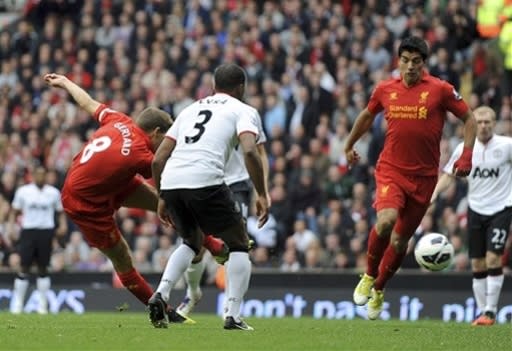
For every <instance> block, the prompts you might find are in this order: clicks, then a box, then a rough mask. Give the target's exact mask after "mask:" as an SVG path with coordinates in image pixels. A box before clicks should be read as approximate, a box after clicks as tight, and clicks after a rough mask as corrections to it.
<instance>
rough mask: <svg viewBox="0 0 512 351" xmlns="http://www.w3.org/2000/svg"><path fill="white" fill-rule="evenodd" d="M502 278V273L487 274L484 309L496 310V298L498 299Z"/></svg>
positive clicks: (494, 311)
mask: <svg viewBox="0 0 512 351" xmlns="http://www.w3.org/2000/svg"><path fill="white" fill-rule="evenodd" d="M503 280H504V275H503V274H501V275H488V276H487V303H486V304H485V310H484V311H491V312H493V313H496V311H498V300H499V299H500V293H501V287H502V286H503Z"/></svg>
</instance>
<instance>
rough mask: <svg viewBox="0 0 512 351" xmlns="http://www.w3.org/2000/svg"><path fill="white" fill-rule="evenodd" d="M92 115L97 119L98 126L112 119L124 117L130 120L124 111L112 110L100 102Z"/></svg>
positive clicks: (122, 118)
mask: <svg viewBox="0 0 512 351" xmlns="http://www.w3.org/2000/svg"><path fill="white" fill-rule="evenodd" d="M92 117H93V118H94V119H95V120H96V121H98V123H99V124H100V126H103V125H105V124H107V123H109V122H112V121H122V120H124V119H129V120H131V118H130V117H129V116H127V115H125V114H124V113H121V112H119V111H116V110H113V109H111V108H109V107H108V106H107V105H105V104H101V105H100V106H99V107H98V108H97V109H96V111H95V112H94V115H93V116H92Z"/></svg>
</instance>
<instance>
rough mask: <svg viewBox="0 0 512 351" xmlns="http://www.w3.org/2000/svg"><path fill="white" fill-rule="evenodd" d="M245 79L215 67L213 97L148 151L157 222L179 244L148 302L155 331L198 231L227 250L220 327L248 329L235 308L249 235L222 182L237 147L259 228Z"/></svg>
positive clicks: (253, 117) (256, 158)
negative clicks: (156, 198)
mask: <svg viewBox="0 0 512 351" xmlns="http://www.w3.org/2000/svg"><path fill="white" fill-rule="evenodd" d="M245 80H246V78H245V72H244V70H243V69H242V68H241V67H239V66H237V65H235V64H225V65H221V66H219V67H218V68H217V69H216V70H215V72H214V84H215V94H214V95H212V96H208V97H205V98H203V99H200V100H197V101H196V102H194V103H193V104H192V105H190V106H188V107H187V108H185V109H184V110H183V111H182V112H181V113H180V114H179V116H178V118H177V119H176V121H175V123H174V124H173V126H172V127H171V129H169V131H168V132H167V134H166V138H165V140H164V141H163V142H162V144H161V145H160V147H159V148H158V150H157V151H156V153H155V158H154V160H153V165H152V167H153V178H154V181H155V184H156V186H157V188H158V189H159V190H160V200H159V204H158V214H159V217H160V220H161V221H162V222H163V223H167V224H171V223H174V225H175V227H176V229H177V232H178V233H179V234H180V235H181V236H182V238H183V244H182V245H180V246H179V247H178V248H177V249H176V250H175V251H174V252H173V253H172V255H171V257H170V258H169V261H168V262H167V265H166V268H165V271H164V273H163V275H162V278H161V280H160V284H159V285H158V288H157V290H156V292H155V294H154V295H153V296H152V298H151V299H150V301H149V308H150V314H149V315H150V319H151V321H152V323H153V325H154V326H155V327H163V326H166V325H167V321H166V318H165V306H166V301H168V300H169V298H170V293H171V290H172V288H173V287H174V285H175V284H176V282H177V281H178V280H179V279H180V277H181V275H182V274H183V273H184V272H185V270H186V269H187V267H188V266H189V264H190V262H191V261H192V259H193V258H194V257H195V256H196V254H198V253H199V251H200V248H201V242H202V240H203V233H215V235H217V236H219V237H220V238H222V239H223V240H224V242H225V243H226V244H227V246H228V247H229V249H230V253H229V264H228V267H227V269H226V272H227V276H228V280H229V285H228V291H227V292H226V294H227V295H228V311H227V315H226V318H225V320H224V328H225V329H235V330H253V328H252V327H250V326H249V325H247V324H246V323H245V322H244V321H243V320H242V319H241V318H240V305H241V303H242V299H243V296H244V295H245V292H246V291H247V288H248V286H249V280H250V276H251V262H250V260H249V254H248V245H249V237H248V234H247V230H246V226H245V222H244V220H243V217H242V215H241V213H240V208H238V206H236V204H235V201H234V200H233V196H232V193H231V191H230V190H229V188H228V186H227V185H226V184H225V183H224V176H225V174H224V172H225V165H226V162H227V160H228V159H229V157H230V154H231V153H233V152H235V150H234V149H235V147H237V146H240V147H241V148H242V150H243V155H244V161H245V165H246V167H247V171H248V173H249V175H250V177H251V180H252V182H253V184H254V187H255V189H256V192H257V195H258V196H257V199H256V205H257V212H258V216H259V225H260V226H261V225H263V224H264V223H265V222H266V221H267V219H268V199H267V196H266V195H267V189H266V183H265V180H264V170H263V165H262V162H261V158H260V155H259V153H258V150H257V146H256V142H257V138H258V136H259V131H258V122H257V119H258V118H259V116H258V113H257V111H256V110H255V109H254V108H252V107H250V106H249V105H247V104H245V103H243V102H242V101H241V100H242V97H243V95H244V92H245Z"/></svg>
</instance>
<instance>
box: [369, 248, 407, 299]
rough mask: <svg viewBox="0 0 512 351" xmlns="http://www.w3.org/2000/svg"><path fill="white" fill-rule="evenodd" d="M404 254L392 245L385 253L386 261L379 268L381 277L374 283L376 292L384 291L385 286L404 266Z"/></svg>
mask: <svg viewBox="0 0 512 351" xmlns="http://www.w3.org/2000/svg"><path fill="white" fill-rule="evenodd" d="M405 253H406V252H405V251H404V252H396V250H395V248H394V247H393V246H392V245H389V246H388V248H387V250H386V252H385V253H384V259H383V260H382V263H381V264H380V267H379V275H378V277H377V279H376V280H375V283H374V285H373V286H374V288H375V290H382V289H384V285H386V283H387V282H388V280H390V279H391V277H393V276H394V275H395V272H396V271H397V270H398V268H400V266H401V265H402V261H403V260H404V257H405Z"/></svg>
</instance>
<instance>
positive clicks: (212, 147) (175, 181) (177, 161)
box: [160, 93, 261, 190]
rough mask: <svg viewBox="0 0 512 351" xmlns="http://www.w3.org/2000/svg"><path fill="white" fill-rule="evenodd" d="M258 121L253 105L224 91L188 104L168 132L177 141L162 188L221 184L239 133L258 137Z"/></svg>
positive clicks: (162, 181) (196, 187)
mask: <svg viewBox="0 0 512 351" xmlns="http://www.w3.org/2000/svg"><path fill="white" fill-rule="evenodd" d="M258 120H259V116H258V114H257V112H256V110H255V109H254V108H252V107H250V106H249V105H247V104H245V103H243V102H241V101H240V100H238V99H235V98H234V97H232V96H229V95H227V94H222V93H217V94H215V95H213V96H208V97H206V98H204V99H201V100H198V101H196V102H194V103H193V104H191V105H190V106H188V107H186V108H185V109H184V110H183V111H182V112H181V113H180V114H179V115H178V117H177V118H176V121H175V122H174V124H173V125H172V127H171V128H170V129H169V130H168V131H167V133H166V137H167V138H172V139H174V140H175V141H176V147H175V148H174V151H173V152H172V155H171V157H170V158H169V159H168V160H167V163H166V164H165V167H164V170H163V172H162V177H161V184H160V189H162V190H167V189H198V188H203V187H206V186H212V185H219V184H222V183H223V182H224V169H225V165H226V163H227V160H228V159H229V157H230V155H231V154H232V153H233V151H234V148H235V147H236V146H237V145H238V136H239V135H240V134H242V133H245V132H249V133H253V134H255V135H256V137H257V138H258V136H259V128H258ZM260 123H261V121H260Z"/></svg>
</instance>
